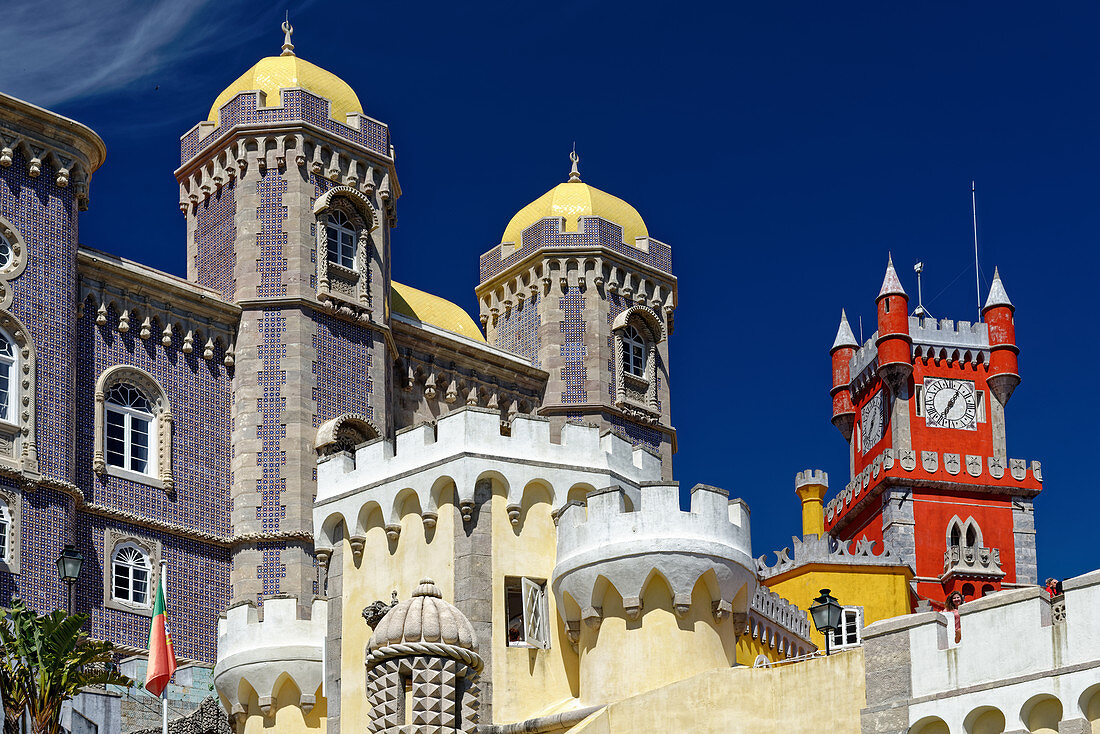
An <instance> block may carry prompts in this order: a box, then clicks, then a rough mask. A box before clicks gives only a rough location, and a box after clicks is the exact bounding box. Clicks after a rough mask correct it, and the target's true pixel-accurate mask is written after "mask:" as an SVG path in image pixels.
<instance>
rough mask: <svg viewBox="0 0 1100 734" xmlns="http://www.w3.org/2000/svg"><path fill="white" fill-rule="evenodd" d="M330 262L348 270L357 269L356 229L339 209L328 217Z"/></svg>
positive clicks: (334, 210) (331, 212)
mask: <svg viewBox="0 0 1100 734" xmlns="http://www.w3.org/2000/svg"><path fill="white" fill-rule="evenodd" d="M326 230H327V233H328V261H329V262H330V263H336V264H337V265H339V266H340V267H343V268H347V269H348V270H354V269H355V238H356V234H355V228H354V227H352V224H351V222H350V221H349V220H348V218H347V216H346V215H345V214H344V213H343V212H342V211H340V210H339V209H333V210H332V211H330V212H329V215H328V224H327V225H326Z"/></svg>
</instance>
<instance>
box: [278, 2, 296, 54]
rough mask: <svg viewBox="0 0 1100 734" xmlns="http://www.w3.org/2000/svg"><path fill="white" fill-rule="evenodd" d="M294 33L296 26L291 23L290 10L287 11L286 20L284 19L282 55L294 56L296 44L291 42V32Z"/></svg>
mask: <svg viewBox="0 0 1100 734" xmlns="http://www.w3.org/2000/svg"><path fill="white" fill-rule="evenodd" d="M292 33H294V26H292V25H291V24H290V11H289V10H288V11H286V20H284V21H283V52H282V53H281V54H279V55H280V56H293V55H294V44H293V43H291V42H290V34H292Z"/></svg>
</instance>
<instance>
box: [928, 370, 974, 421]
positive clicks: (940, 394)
mask: <svg viewBox="0 0 1100 734" xmlns="http://www.w3.org/2000/svg"><path fill="white" fill-rule="evenodd" d="M923 399H924V416H925V420H926V422H927V423H928V425H929V426H931V427H932V428H961V429H964V430H967V431H974V430H977V428H978V399H977V393H976V392H975V391H974V383H973V382H971V381H970V380H948V379H947V378H944V377H926V378H924V398H923Z"/></svg>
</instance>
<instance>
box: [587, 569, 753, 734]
mask: <svg viewBox="0 0 1100 734" xmlns="http://www.w3.org/2000/svg"><path fill="white" fill-rule="evenodd" d="M736 647H737V640H736V638H735V637H734V626H733V620H732V619H731V618H730V617H726V619H724V620H723V621H722V622H715V621H714V615H713V613H712V611H711V599H710V594H709V592H708V591H707V588H706V585H705V583H704V582H703V581H700V582H699V583H697V584H696V586H695V589H694V590H693V591H692V595H691V608H690V610H689V611H688V613H687V614H686V615H685V616H684V618H683V619H680V618H678V617H677V616H676V613H675V612H674V611H673V608H672V591H671V590H670V589H669V588H668V585H667V584H666V583H665V582H664V580H663V579H661V578H660V577H654V578H653V579H652V580H651V581H650V583H649V585H648V586H647V587H646V589H645V591H644V592H643V594H642V615H641V617H640V618H639V619H637V620H630V619H627V618H626V615H625V613H624V611H623V602H622V598H621V597H620V596H619V594H618V592H617V591H616V590H615V588H614V587H609V588H608V590H607V593H606V595H605V596H604V599H603V622H602V623H601V625H600V627H599V629H595V630H594V629H592V628H591V627H589V626H588V625H587V624H584V623H582V624H581V638H580V655H581V674H580V698H581V702H582V703H584V704H586V705H588V704H597V703H606V702H607V701H618V700H620V699H623V698H626V697H628V696H633V695H637V694H639V693H642V692H644V691H650V690H653V689H655V688H658V687H660V686H663V685H666V684H667V683H669V682H670V681H675V680H680V679H683V678H687V677H689V676H692V675H695V674H697V673H699V672H702V671H706V670H713V669H724V668H729V667H730V666H731V665H732V664H733V663H734V662H735V660H736ZM642 730H644V728H643V729H640V730H639V731H642Z"/></svg>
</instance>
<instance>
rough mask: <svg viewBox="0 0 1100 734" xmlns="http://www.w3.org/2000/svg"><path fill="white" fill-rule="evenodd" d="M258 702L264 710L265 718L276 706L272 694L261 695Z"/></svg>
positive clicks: (261, 709)
mask: <svg viewBox="0 0 1100 734" xmlns="http://www.w3.org/2000/svg"><path fill="white" fill-rule="evenodd" d="M257 703H259V705H260V711H263V713H264V717H265V718H266V717H269V716H271V712H272V710H273V709H274V708H275V701H274V700H272V698H271V696H260V697H259V700H258V701H257Z"/></svg>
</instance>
